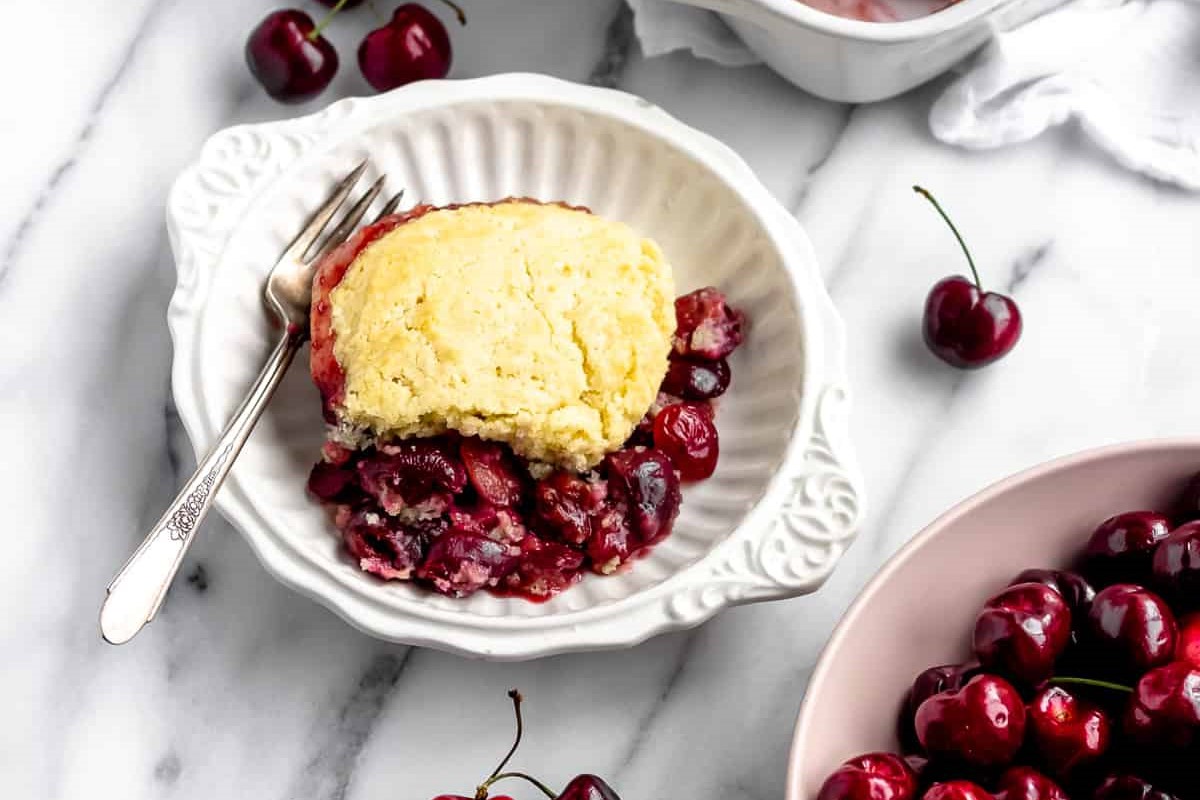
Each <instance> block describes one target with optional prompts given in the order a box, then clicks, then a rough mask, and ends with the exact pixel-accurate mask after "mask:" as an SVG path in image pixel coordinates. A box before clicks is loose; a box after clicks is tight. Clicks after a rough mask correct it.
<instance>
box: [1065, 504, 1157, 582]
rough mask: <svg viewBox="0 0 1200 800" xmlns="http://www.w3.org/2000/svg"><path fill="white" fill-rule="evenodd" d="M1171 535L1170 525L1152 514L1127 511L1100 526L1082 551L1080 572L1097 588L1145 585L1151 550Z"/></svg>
mask: <svg viewBox="0 0 1200 800" xmlns="http://www.w3.org/2000/svg"><path fill="white" fill-rule="evenodd" d="M1170 532H1171V521H1170V520H1169V519H1167V518H1166V516H1164V515H1162V514H1159V513H1158V512H1156V511H1127V512H1125V513H1124V514H1117V515H1116V516H1113V517H1109V518H1108V519H1106V520H1104V522H1101V523H1100V525H1099V527H1097V528H1096V530H1095V531H1094V532H1093V533H1092V536H1091V538H1090V539H1088V543H1087V546H1086V547H1084V550H1083V572H1084V574H1085V575H1087V577H1088V580H1090V581H1091V582H1092V584H1093V585H1095V586H1097V587H1102V586H1108V585H1110V584H1114V583H1138V584H1142V585H1146V584H1147V582H1148V581H1149V579H1150V560H1151V557H1152V556H1153V554H1154V548H1155V546H1156V545H1158V543H1159V542H1161V541H1162V540H1163V539H1165V538H1167V535H1168V534H1169V533H1170Z"/></svg>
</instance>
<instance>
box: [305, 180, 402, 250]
mask: <svg viewBox="0 0 1200 800" xmlns="http://www.w3.org/2000/svg"><path fill="white" fill-rule="evenodd" d="M386 178H387V176H386V175H380V176H379V179H378V180H376V181H375V182H374V183H372V184H371V188H369V189H367V192H366V194H364V195H363V196H362V197H360V198H359V199H358V202H357V203H355V204H354V205H353V206H351V207H350V210H349V211H347V212H346V216H344V217H342V221H341V222H339V223H338V224H337V227H336V228H334V229H333V230H332V231H330V232H329V236H327V237H325V241H324V242H322V243H321V246H320V247H319V248H318V249H317V252H316V255H314V256H313V257H312V258H310V259H307V260H308V261H310V262H315V261H319V260H320V259H322V258H324V257H325V256H326V255H328V254H329V251H331V250H333V248H335V247H337V246H338V245H339V244H341V243H342V242H344V241H346V239H347V238H348V237H349V236H350V234H351V233H353V232H354V229H355V228H357V227H358V223H359V220H361V219H362V218H363V215H364V214H366V213H367V208H368V207H369V206H370V205H371V203H373V202H375V198H376V197H378V196H379V193H380V192H382V191H383V182H384V180H385V179H386Z"/></svg>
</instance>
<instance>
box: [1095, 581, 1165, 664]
mask: <svg viewBox="0 0 1200 800" xmlns="http://www.w3.org/2000/svg"><path fill="white" fill-rule="evenodd" d="M1087 633H1088V644H1089V645H1090V646H1091V647H1092V648H1093V649H1094V650H1096V651H1097V655H1099V656H1100V657H1101V658H1100V663H1103V664H1105V665H1106V666H1107V665H1110V664H1111V665H1112V666H1115V667H1117V669H1118V670H1119V672H1120V674H1124V675H1134V674H1141V673H1142V672H1145V671H1146V670H1148V669H1150V668H1152V667H1156V666H1159V665H1161V664H1165V663H1167V662H1168V661H1170V660H1171V659H1172V658H1173V657H1174V655H1175V639H1176V625H1175V616H1174V615H1173V614H1172V613H1171V609H1170V608H1168V607H1167V604H1166V602H1165V601H1163V599H1162V598H1161V597H1159V596H1158V595H1156V594H1154V593H1153V592H1150V591H1148V590H1146V589H1143V588H1142V587H1140V586H1135V585H1133V584H1128V583H1117V584H1114V585H1112V586H1109V587H1108V588H1106V589H1102V590H1101V591H1100V593H1099V594H1097V595H1096V599H1095V601H1094V602H1093V603H1092V611H1091V613H1090V614H1089V616H1088V631H1087Z"/></svg>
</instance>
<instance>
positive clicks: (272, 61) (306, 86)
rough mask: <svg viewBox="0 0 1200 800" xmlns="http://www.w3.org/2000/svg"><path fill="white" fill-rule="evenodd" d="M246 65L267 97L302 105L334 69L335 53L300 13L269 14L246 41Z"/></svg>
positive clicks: (323, 86)
mask: <svg viewBox="0 0 1200 800" xmlns="http://www.w3.org/2000/svg"><path fill="white" fill-rule="evenodd" d="M246 64H247V65H249V67H250V71H251V72H252V73H253V74H254V77H255V78H256V79H257V80H258V82H259V83H260V84H262V87H263V88H264V89H266V90H267V94H269V95H271V97H274V98H275V99H276V100H279V101H281V102H284V103H302V102H304V101H305V100H311V99H312V98H314V97H316V96H317V95H319V94H320V93H321V92H322V91H324V90H325V87H326V86H328V85H329V82H330V81H332V80H333V75H334V73H336V72H337V68H338V55H337V51H336V50H334V49H333V45H332V44H330V43H329V40H328V39H326V38H325V37H324V36H321V35H320V32H319V31H318V30H317V27H316V26H315V25H314V24H313V21H312V17H310V16H309V15H308V14H305V13H304V12H303V11H297V10H295V9H285V10H283V11H273V12H271V13H270V14H268V15H267V16H266V18H265V19H263V21H262V22H260V23H258V26H257V27H256V28H255V29H254V30H253V31H251V33H250V38H249V39H247V40H246Z"/></svg>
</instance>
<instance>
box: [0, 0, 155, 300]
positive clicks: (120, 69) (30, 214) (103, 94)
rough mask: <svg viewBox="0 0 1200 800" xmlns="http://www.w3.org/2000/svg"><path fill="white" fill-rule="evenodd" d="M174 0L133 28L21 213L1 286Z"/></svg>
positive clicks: (0, 272) (2, 266) (1, 265)
mask: <svg viewBox="0 0 1200 800" xmlns="http://www.w3.org/2000/svg"><path fill="white" fill-rule="evenodd" d="M171 1H172V0H156V1H155V3H154V4H153V5H152V6H150V8H149V9H148V10H147V11H146V13H145V15H144V16H143V17H142V20H141V22H140V23H139V24H138V26H137V29H136V30H135V31H134V33H133V36H132V37H131V38H130V40H129V44H128V45H127V46H126V48H125V55H124V56H123V57H122V58H121V61H120V63H119V64H117V68H116V69H115V70H113V74H112V76H111V77H110V78H109V79H108V80H107V81H106V82H105V84H104V85H103V86H102V87H101V89H100V91H99V92H98V93H97V95H96V98H95V100H94V101H93V102H92V105H91V108H90V109H89V110H88V113H87V118H86V120H85V121H84V124H83V127H82V128H81V129H80V131H79V135H78V136H77V137H76V138H75V141H74V142H73V143H72V144H71V149H70V150H69V151H68V152H67V154H66V155H65V156H63V157H62V159H61V160H60V161H59V163H58V165H57V166H55V167H54V170H53V171H52V172H51V173H50V176H49V177H48V178H47V179H46V182H45V184H43V186H42V189H41V191H39V192H38V194H37V197H36V198H34V201H33V204H32V205H31V206H30V207H29V209H28V210H27V211H26V212H25V213H24V214H22V215H21V218H20V220H19V221H18V222H17V226H16V228H15V230H14V231H13V234H12V236H11V237H10V238H9V240H8V244H7V245H6V246H5V248H4V252H3V253H2V254H0V285H3V282H4V279H5V277H6V276H7V275H8V272H9V270H10V269H11V267H12V265H13V264H14V263H15V262H16V260H17V258H18V257H19V256H20V253H21V246H22V244H23V243H24V240H25V237H26V235H27V234H28V233H29V231H30V229H31V228H33V226H34V225H35V224H37V221H38V218H39V216H40V215H41V213H42V211H43V210H44V209H45V207H46V205H47V204H48V203H49V202H50V201H51V199H53V197H54V195H55V193H56V192H57V191H58V188H59V186H61V184H62V182H63V181H64V180H65V179H66V178H67V176H69V175H70V174H71V171H72V170H73V169H74V168H75V164H76V162H77V161H78V159H79V158H80V157H81V156H82V155H83V153H84V152H85V149H86V148H87V145H88V142H89V141H90V140H91V138H92V132H93V130H95V127H96V124H97V123H98V121H99V120H100V117H101V116H102V115H103V113H104V110H105V107H106V106H107V105H108V99H109V97H110V96H111V95H112V93H113V91H114V90H115V89H116V88H117V86H119V85H120V83H121V80H122V78H124V77H125V74H126V73H127V72H128V70H129V65H130V64H132V63H133V61H134V59H135V58H136V56H137V53H138V49H139V46H140V45H141V43H142V41H143V39H144V38H145V36H146V34H147V32H148V31H149V30H150V29H151V28H152V27H153V23H154V21H155V20H156V19H157V18H158V15H159V12H160V11H161V9H162V8H163V7H164V6H166V5H168V4H169V3H170V2H171Z"/></svg>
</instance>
